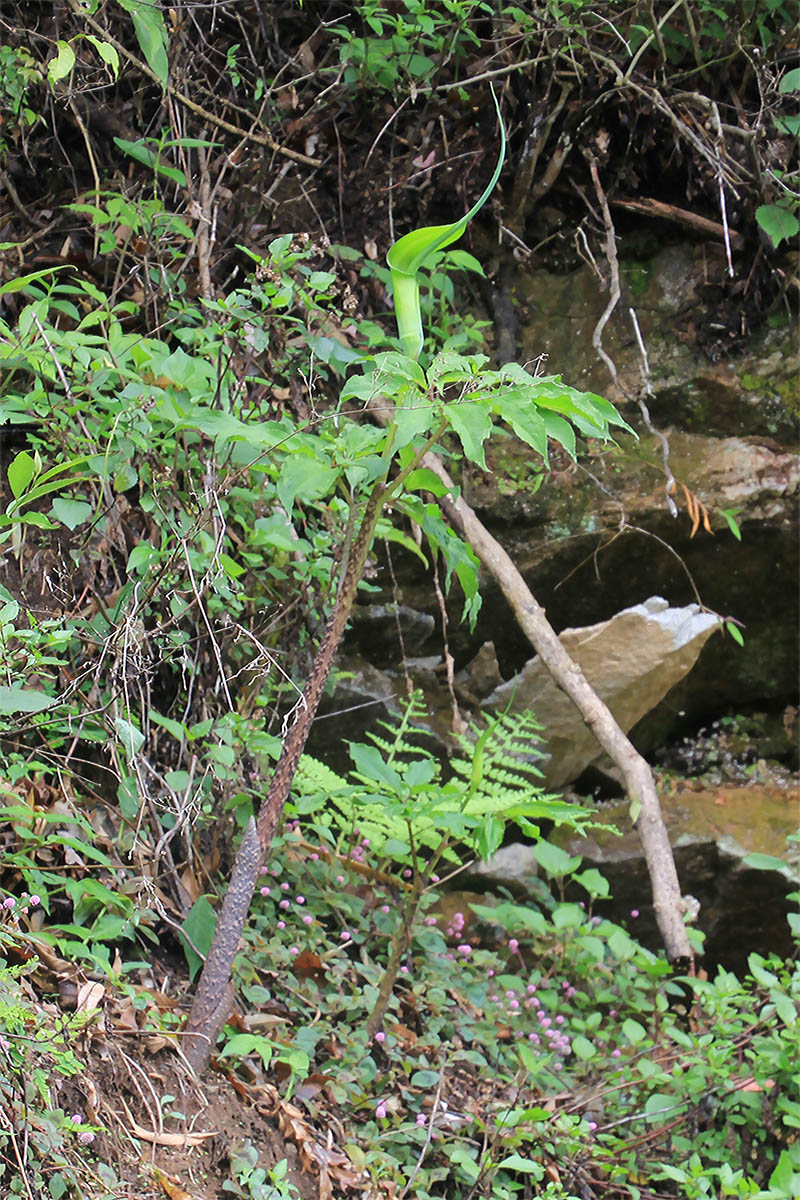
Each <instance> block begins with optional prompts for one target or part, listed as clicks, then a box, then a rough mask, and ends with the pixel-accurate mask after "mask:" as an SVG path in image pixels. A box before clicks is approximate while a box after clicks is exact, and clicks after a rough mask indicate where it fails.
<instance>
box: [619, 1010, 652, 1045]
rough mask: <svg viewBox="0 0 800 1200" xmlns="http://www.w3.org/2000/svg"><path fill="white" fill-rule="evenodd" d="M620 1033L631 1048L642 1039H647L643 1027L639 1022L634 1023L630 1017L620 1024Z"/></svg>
mask: <svg viewBox="0 0 800 1200" xmlns="http://www.w3.org/2000/svg"><path fill="white" fill-rule="evenodd" d="M622 1032H623V1033H624V1034H625V1037H626V1038H627V1039H628V1041H629V1042H630V1043H631V1044H632V1045H633V1046H635V1045H636V1044H637V1043H638V1042H641V1041H642V1039H643V1038H645V1037H647V1030H646V1029H645V1027H644V1025H640V1024H639V1022H638V1021H634V1020H633V1018H632V1017H628V1019H627V1020H626V1021H623V1022H622Z"/></svg>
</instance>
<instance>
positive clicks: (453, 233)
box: [386, 89, 506, 359]
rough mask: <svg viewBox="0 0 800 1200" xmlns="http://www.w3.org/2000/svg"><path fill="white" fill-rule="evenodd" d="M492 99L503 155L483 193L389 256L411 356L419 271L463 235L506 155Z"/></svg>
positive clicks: (415, 343) (400, 326) (416, 342)
mask: <svg viewBox="0 0 800 1200" xmlns="http://www.w3.org/2000/svg"><path fill="white" fill-rule="evenodd" d="M492 100H493V101H494V106H495V108H496V109H497V120H498V122H499V125H500V155H499V157H498V159H497V166H496V167H495V169H494V174H493V175H492V178H491V179H490V180H489V182H488V184H487V185H486V188H485V190H484V192H483V194H482V195H481V196H480V198H479V199H478V200H477V201H476V202H475V204H473V206H472V208H471V209H470V210H469V212H468V213H466V214H465V215H464V216H463V217H461V218H460V220H458V221H454V222H453V224H452V225H426V226H425V228H424V229H413V230H412V231H411V233H407V234H406V235H405V236H404V237H401V238H400V239H399V240H398V241H396V242H395V243H394V245H393V246H392V248H391V250H390V251H389V253H388V254H387V256H386V261H387V263H388V264H389V270H390V272H391V276H392V288H393V290H394V311H395V316H396V317H397V332H398V334H399V335H400V345H401V346H402V348H403V353H404V354H406V355H408V357H409V358H413V359H417V358H419V355H420V352H421V350H422V345H423V341H424V338H423V334H422V312H421V309H420V296H419V280H418V278H417V273H418V271H419V269H420V267H422V266H424V264H425V260H426V259H428V258H429V257H430V256H431V255H432V254H433V253H434V252H435V251H437V250H442V249H443V248H444V247H445V246H449V245H450V244H451V243H452V242H455V241H456V240H457V239H458V238H460V237H461V235H462V233H463V232H464V230H465V229H466V228H467V225H468V224H469V223H470V221H471V220H472V218H473V217H474V216H475V214H476V213H477V212H478V211H479V209H481V208H482V207H483V205H484V204H485V203H486V201H487V200H488V199H489V197H490V196H491V194H492V192H493V191H494V186H495V184H496V183H497V180H498V179H499V178H500V172H501V170H502V168H503V163H504V162H505V157H506V131H505V127H504V125H503V118H502V116H501V115H500V106H499V104H498V103H497V97H496V96H495V94H494V89H492Z"/></svg>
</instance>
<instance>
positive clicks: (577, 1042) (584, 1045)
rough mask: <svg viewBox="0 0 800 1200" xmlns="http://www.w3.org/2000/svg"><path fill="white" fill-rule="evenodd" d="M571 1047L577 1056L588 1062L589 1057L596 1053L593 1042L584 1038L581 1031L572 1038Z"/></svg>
mask: <svg viewBox="0 0 800 1200" xmlns="http://www.w3.org/2000/svg"><path fill="white" fill-rule="evenodd" d="M572 1049H573V1051H574V1052H575V1054H577V1056H578V1058H580V1059H582V1060H583V1061H584V1062H588V1061H589V1059H590V1058H594V1057H595V1055H596V1054H597V1049H596V1048H595V1045H594V1043H593V1042H590V1041H589V1039H588V1038H585V1037H584V1036H583V1034H582V1033H579V1034H578V1036H577V1037H574V1038H573V1039H572Z"/></svg>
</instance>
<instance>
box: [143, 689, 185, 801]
mask: <svg viewBox="0 0 800 1200" xmlns="http://www.w3.org/2000/svg"><path fill="white" fill-rule="evenodd" d="M150 720H151V721H152V722H153V724H154V725H160V726H161V728H162V729H166V731H167V733H171V734H172V736H173V737H174V738H175V740H176V741H177V742H182V741H183V739H184V738H185V737H186V728H185V726H183V725H182V724H181V722H180V721H173V720H172V718H171V717H163V716H162V715H161V713H160V712H156V710H155V709H154V708H151V709H150ZM176 773H177V772H167V774H168V775H169V774H176ZM187 779H188V776H187ZM167 782H168V783H169V785H170V787H175V784H174V783H173V782H172V781H171V780H169V779H168V780H167Z"/></svg>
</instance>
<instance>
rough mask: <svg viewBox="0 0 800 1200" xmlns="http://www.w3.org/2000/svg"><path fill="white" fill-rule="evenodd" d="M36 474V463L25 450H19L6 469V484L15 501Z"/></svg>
mask: <svg viewBox="0 0 800 1200" xmlns="http://www.w3.org/2000/svg"><path fill="white" fill-rule="evenodd" d="M36 474H37V470H36V463H35V461H34V459H33V457H32V456H31V455H30V454H28V452H27V450H20V452H19V454H18V455H17V456H16V457H15V458H14V459H13V461H12V462H11V463H10V464H9V468H8V482H9V484H10V486H11V491H12V492H13V494H14V498H15V499H18V498H19V497H20V496H21V495H22V494H23V492H24V491H25V489H26V488H27V487H28V485H29V484H30V482H31V480H32V479H33V478H34V476H35V475H36Z"/></svg>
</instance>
